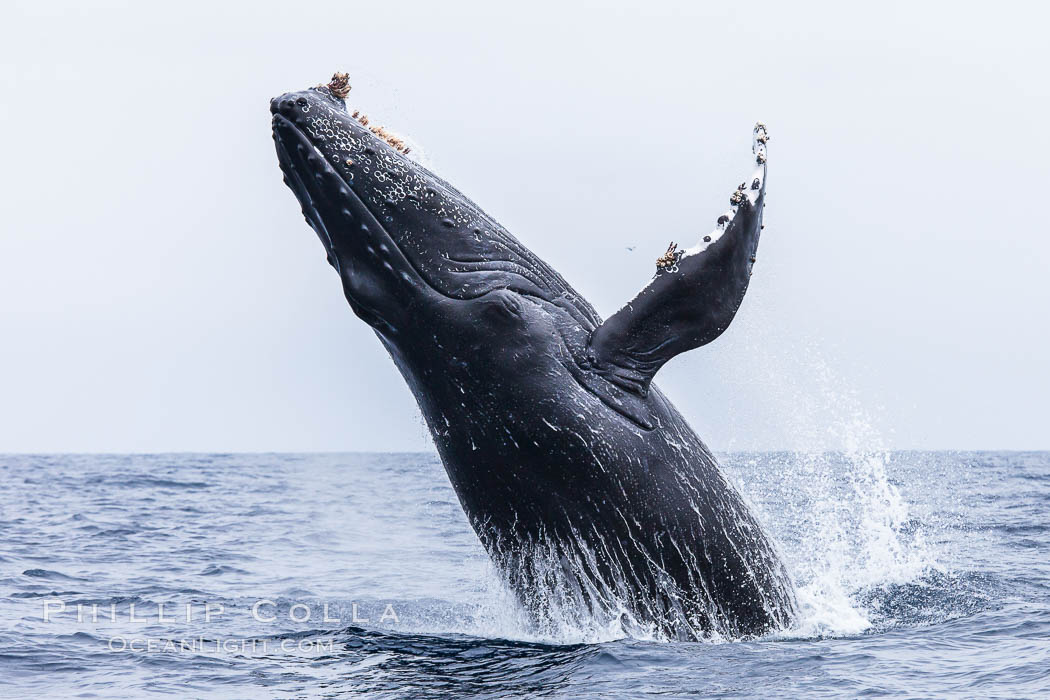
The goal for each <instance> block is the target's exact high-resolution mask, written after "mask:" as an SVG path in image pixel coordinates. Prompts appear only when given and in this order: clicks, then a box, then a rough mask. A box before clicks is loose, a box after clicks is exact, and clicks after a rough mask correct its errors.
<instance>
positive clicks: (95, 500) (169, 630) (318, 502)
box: [0, 452, 1050, 698]
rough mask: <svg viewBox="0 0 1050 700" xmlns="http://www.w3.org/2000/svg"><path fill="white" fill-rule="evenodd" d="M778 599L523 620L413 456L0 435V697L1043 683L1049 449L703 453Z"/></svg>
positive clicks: (452, 503)
mask: <svg viewBox="0 0 1050 700" xmlns="http://www.w3.org/2000/svg"><path fill="white" fill-rule="evenodd" d="M720 459H721V461H722V464H723V468H724V470H725V472H726V473H727V474H728V475H729V476H730V478H731V479H732V480H733V481H734V482H735V483H736V484H737V486H738V487H739V489H740V490H741V491H742V492H743V493H744V494H745V496H746V498H747V499H748V500H749V502H750V503H751V504H752V506H753V508H754V509H755V511H756V512H757V513H758V515H759V517H760V520H761V521H762V522H763V523H764V524H765V526H766V528H767V529H768V531H769V532H770V533H771V534H772V536H773V538H774V539H775V540H776V542H777V545H778V547H779V548H780V550H781V552H782V554H783V557H784V559H785V560H786V562H787V566H788V568H789V569H790V571H791V574H792V576H793V577H794V579H795V583H796V586H797V590H798V595H799V599H800V601H801V604H802V608H803V614H802V616H801V618H800V619H799V620H798V622H797V624H796V625H795V626H794V627H793V628H791V629H788V630H784V631H783V632H780V633H777V634H774V635H770V636H768V637H765V638H762V639H757V640H752V641H746V642H740V641H731V640H720V639H716V640H710V641H707V642H699V643H672V642H667V641H663V640H660V639H638V638H631V637H629V636H627V635H625V634H624V632H623V630H622V629H619V627H618V625H617V624H616V623H614V622H613V623H610V622H609V621H603V620H594V621H592V622H591V623H586V624H579V623H578V624H576V625H574V626H571V627H570V626H566V627H565V628H564V629H560V630H559V631H558V632H557V634H556V635H555V636H554V637H550V636H547V637H540V636H538V635H537V634H536V633H534V632H532V631H530V625H529V624H528V621H527V620H526V619H524V618H523V616H522V615H521V613H520V611H519V610H518V607H517V605H516V603H515V602H514V599H513V597H512V596H510V594H508V593H507V592H506V591H505V590H504V589H503V587H502V586H501V585H500V583H499V580H498V578H497V577H496V576H495V574H494V572H493V571H492V569H491V566H490V565H489V562H488V559H487V557H486V555H485V553H484V551H483V550H482V549H481V546H480V544H479V543H478V541H477V539H476V537H475V535H474V533H473V532H472V531H471V529H470V527H469V525H468V523H467V520H466V518H465V516H464V514H463V512H462V510H461V508H460V506H459V503H458V501H457V500H456V496H455V494H454V493H453V491H452V488H451V486H450V485H449V482H448V479H447V478H446V476H445V473H444V470H443V469H442V467H441V464H440V462H439V461H438V459H437V457H436V456H435V455H431V454H306V455H291V454H266V455H255V454H252V455H238V454H171V455H163V454H162V455H105V456H99V455H92V456H70V455H56V456H22V455H16V456H0V526H2V527H0V696H5V697H26V696H34V697H139V696H157V695H167V696H171V697H178V698H191V697H207V698H212V697H222V698H226V697H231V698H239V697H279V698H282V697H287V698H299V697H308V698H313V697H346V696H354V695H364V696H368V697H389V698H402V697H496V696H511V697H523V696H550V697H566V698H578V697H595V698H596V697H623V698H638V697H644V696H647V695H659V696H662V697H689V696H699V697H732V698H738V697H748V698H750V697H754V698H768V697H861V696H863V697H880V696H894V697H903V696H906V697H911V698H919V697H952V696H957V697H981V698H993V697H995V698H1000V697H1001V698H1016V697H1048V696H1050V453H948V452H938V453H922V452H898V453H884V452H855V453H829V454H798V453H761V454H747V453H734V454H727V455H720Z"/></svg>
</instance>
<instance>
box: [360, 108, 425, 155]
mask: <svg viewBox="0 0 1050 700" xmlns="http://www.w3.org/2000/svg"><path fill="white" fill-rule="evenodd" d="M350 116H352V117H353V118H354V119H356V120H357V121H358V122H360V124H361V126H367V127H368V130H369V131H371V132H372V133H373V134H375V135H376V136H378V137H379V138H381V139H383V140H384V141H386V142H387V143H388V144H390V145H391V146H393V147H394V149H395V150H397V151H398V152H399V153H404V154H405V155H407V154H408V153H410V152H411V151H412V149H411V148H410V147H409V146H408V145H407V144H405V141H404V139H402V138H400V137H398V136H397V135H396V134H394V133H392V132H390V131H387V130H386V129H384V128H383V127H381V126H379V125H378V124H373V125H371V126H369V124H368V115H367V114H362V113H361V111H360V110H356V109H355V110H354V113H353V114H351V115H350Z"/></svg>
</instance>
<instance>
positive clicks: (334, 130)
mask: <svg viewBox="0 0 1050 700" xmlns="http://www.w3.org/2000/svg"><path fill="white" fill-rule="evenodd" d="M348 92H349V84H348V82H347V79H346V75H345V74H336V76H335V77H334V78H333V80H332V82H331V83H329V84H328V85H321V86H317V87H314V88H309V89H306V90H301V91H297V92H290V93H287V94H284V95H281V96H279V97H276V98H274V99H273V100H271V102H270V111H271V113H272V127H273V138H274V141H275V144H276V149H277V156H278V161H279V164H280V167H281V170H282V171H283V174H284V182H285V183H286V184H287V186H288V187H289V188H290V189H291V190H292V192H293V193H294V194H295V196H296V198H297V199H298V200H299V203H300V205H301V206H302V211H303V214H304V216H305V218H306V222H307V223H308V224H309V225H310V227H311V228H313V230H314V231H315V232H316V234H317V236H318V237H319V238H320V240H321V243H322V244H323V246H324V249H325V252H326V254H327V260H328V263H329V264H330V265H331V266H332V267H333V268H334V269H335V271H336V272H337V273H338V275H339V279H340V280H341V282H342V287H343V292H344V294H345V296H346V299H347V301H348V302H349V304H350V307H351V309H352V310H353V312H354V313H355V314H356V315H357V316H358V317H360V318H361V319H362V320H364V321H365V322H366V323H367V324H368V325H369V326H371V327H372V329H373V330H374V331H375V334H376V336H377V337H378V339H379V342H380V343H382V345H383V346H384V347H385V348H386V350H387V352H388V353H389V354H390V357H391V358H392V359H393V361H394V363H395V364H396V365H397V367H398V369H399V370H400V372H401V374H402V376H403V377H404V379H405V381H406V382H407V384H408V386H409V388H410V389H411V391H412V393H413V394H414V395H415V397H416V400H417V401H418V403H419V408H420V410H421V412H422V414H423V416H424V418H425V420H426V423H427V425H428V427H429V429H430V432H431V434H432V436H433V440H434V444H435V446H436V448H437V451H438V453H439V455H440V457H441V460H442V462H443V464H444V466H445V469H446V471H447V473H448V477H449V480H450V481H451V483H452V486H453V488H454V489H455V492H456V494H457V496H458V498H459V500H460V503H461V504H462V506H463V509H464V511H465V512H466V514H467V517H468V519H469V521H470V523H471V526H472V527H473V528H474V531H475V532H476V533H477V535H478V537H479V539H480V540H481V542H482V544H483V545H484V547H485V549H486V550H487V551H488V553H489V555H490V556H491V558H492V560H493V561H494V563H495V564H496V567H497V569H498V570H499V571H500V572H501V574H502V576H503V577H504V579H505V581H506V582H507V584H509V586H510V587H511V589H512V590H514V591H515V593H516V594H517V596H518V598H519V600H520V601H521V603H522V605H523V606H524V607H525V609H526V610H527V611H528V612H529V613H530V615H531V619H532V620H534V621H535V623H536V624H537V625H539V626H540V627H541V628H542V627H543V626H544V625H546V624H550V621H551V620H552V619H555V617H556V616H558V618H557V619H564V615H566V614H567V613H566V611H569V613H571V614H574V615H576V614H578V615H581V616H589V617H588V618H587V619H591V620H594V619H597V620H599V621H604V622H607V623H617V622H618V623H620V624H622V625H623V626H624V627H625V628H627V629H628V630H629V631H632V630H633V631H635V632H637V633H642V634H652V635H656V636H659V637H661V638H666V639H676V640H697V639H704V638H712V637H721V638H741V637H745V638H746V637H753V636H755V635H760V634H763V633H766V632H768V631H770V630H775V629H777V628H781V627H784V626H786V625H788V624H789V623H790V622H791V620H792V619H793V617H794V615H795V612H796V609H797V602H796V599H795V594H794V590H793V588H792V585H791V582H790V579H789V577H788V575H787V573H786V570H785V567H784V565H783V563H782V561H781V559H780V557H779V556H778V554H777V551H776V549H775V547H774V545H773V543H772V542H771V541H770V539H769V538H768V537H767V535H766V534H765V533H764V532H763V529H762V527H761V526H760V525H759V523H758V521H757V520H756V518H755V517H754V515H753V514H752V513H751V511H750V510H749V508H748V506H747V505H746V504H745V502H744V500H743V499H742V497H741V496H740V494H739V493H738V492H737V490H736V489H735V488H734V487H733V486H732V485H731V484H730V482H729V481H728V480H727V479H726V478H725V476H724V475H723V474H722V473H721V471H720V470H719V467H718V463H717V461H716V459H715V457H714V456H713V455H712V453H711V451H710V450H709V449H708V448H707V447H706V446H705V445H704V443H703V442H702V441H701V440H700V438H699V437H698V436H697V435H696V433H694V432H693V430H692V429H691V428H690V427H689V425H688V423H687V422H686V420H685V419H684V418H683V417H682V415H681V414H680V413H679V412H678V411H677V410H676V409H675V407H674V406H673V405H672V404H671V402H670V401H669V400H668V399H667V398H666V397H665V396H664V395H663V394H662V393H661V392H660V390H659V389H658V388H657V386H656V384H654V383H653V377H654V375H655V374H656V373H657V371H658V370H659V369H660V367H662V366H663V365H664V363H666V362H667V361H668V360H670V359H671V358H672V357H674V356H676V355H678V354H680V353H683V352H685V351H687V350H690V349H692V348H696V347H699V346H701V345H704V344H706V343H709V342H711V341H712V340H714V339H715V338H717V337H718V336H719V335H720V334H721V333H722V332H723V331H725V329H726V327H727V326H728V325H729V323H730V321H731V320H732V319H733V317H734V315H735V314H736V312H737V309H738V308H739V307H740V304H741V301H742V299H743V296H744V293H745V291H746V290H747V286H748V281H749V279H750V276H751V272H752V267H753V265H754V262H755V253H756V249H757V246H758V240H759V235H760V233H761V229H762V213H763V205H764V201H765V192H766V169H767V165H766V152H767V149H766V142H767V139H768V136H767V131H766V128H765V126H764V125H762V124H761V123H760V124H758V125H756V126H755V128H754V131H753V134H752V149H751V154H750V155H749V161H750V165H749V166H747V169H748V172H749V173H750V174H749V175H748V176H747V178H746V179H745V180H744V181H743V182H741V183H740V185H739V187H737V188H736V189H735V190H734V191H733V192H732V194H731V195H730V198H729V205H730V208H729V210H728V211H726V212H725V213H724V214H722V215H721V216H720V217H719V218H717V219H716V220H715V223H714V224H713V230H712V231H711V233H710V234H709V235H705V236H703V237H702V238H701V239H700V240H699V241H698V242H697V244H696V245H694V246H693V247H690V248H681V249H680V248H678V246H677V245H676V244H674V243H672V244H671V245H670V246H669V247H668V249H667V251H666V252H665V253H664V254H663V255H661V256H659V258H658V259H657V261H656V267H655V269H654V271H653V277H652V279H651V280H650V281H649V282H648V284H647V285H646V286H645V287H644V288H643V289H642V291H641V292H640V293H639V294H638V295H637V296H636V297H635V298H634V299H632V300H631V301H629V302H628V303H627V304H625V305H624V307H623V308H621V309H620V310H619V311H617V312H616V313H614V314H613V315H612V316H610V317H609V318H608V319H606V320H605V321H603V320H602V319H601V318H600V317H599V316H598V314H597V313H595V310H594V308H592V306H591V305H590V304H589V303H588V302H587V300H586V299H584V298H583V297H582V296H581V295H580V294H579V293H578V292H576V290H574V289H573V288H572V287H571V286H570V285H569V284H568V282H566V281H565V280H564V279H563V278H562V276H561V275H560V274H558V272H557V271H555V270H554V269H553V268H552V267H550V266H549V265H548V264H546V263H545V262H544V261H542V260H540V259H539V258H538V257H537V256H536V255H535V254H534V253H533V252H532V251H530V250H529V249H528V248H527V247H525V245H524V244H522V243H521V242H519V241H518V239H516V238H515V237H514V236H512V235H511V234H510V233H509V232H508V231H507V230H505V229H504V228H503V227H502V226H501V225H500V224H499V223H497V222H496V221H494V220H493V219H492V218H491V217H490V216H488V215H487V214H486V213H485V212H484V211H482V210H481V209H480V208H479V207H478V206H477V205H476V204H474V202H472V201H471V200H469V199H468V198H467V197H465V196H464V195H462V194H461V193H460V192H459V191H457V190H456V189H455V188H454V187H453V186H452V185H450V184H449V183H447V182H445V181H444V180H443V179H442V178H440V177H439V176H438V175H436V174H434V173H433V172H431V171H430V170H429V169H428V168H426V167H424V166H423V165H422V164H421V163H419V162H417V161H416V160H414V158H413V154H411V153H410V152H409V147H408V146H407V145H406V143H405V142H404V141H403V140H401V139H399V138H398V137H396V136H394V135H393V134H391V133H390V132H388V131H386V130H385V129H382V128H380V127H377V126H374V125H372V126H370V125H369V122H368V119H367V117H365V116H363V115H361V114H359V113H357V112H354V113H350V112H349V111H348V109H347V107H346V104H345V101H344V98H345V97H346V95H347V93H348Z"/></svg>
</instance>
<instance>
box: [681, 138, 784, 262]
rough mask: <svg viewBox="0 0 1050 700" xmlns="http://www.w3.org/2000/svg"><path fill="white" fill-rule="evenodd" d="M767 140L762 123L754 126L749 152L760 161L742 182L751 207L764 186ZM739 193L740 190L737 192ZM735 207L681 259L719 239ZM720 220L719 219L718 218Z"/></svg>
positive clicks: (731, 220)
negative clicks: (725, 218)
mask: <svg viewBox="0 0 1050 700" xmlns="http://www.w3.org/2000/svg"><path fill="white" fill-rule="evenodd" d="M768 140H769V133H768V132H767V131H766V125H765V124H763V123H762V122H758V123H757V124H755V129H754V131H753V132H752V134H751V152H752V153H754V154H755V160H756V162H757V161H761V162H759V163H758V167H757V168H755V169H754V171H753V172H752V173H751V177H749V178H748V179H747V180H746V181H745V182H744V189H743V193H744V196H745V197H747V200H748V202H750V203H751V206H754V205H755V203H756V202H757V201H758V195H759V193H761V192H762V188H763V187H764V186H765V184H766V162H765V161H766V142H767V141H768ZM755 180H758V189H757V190H753V189H751V185H752V184H753V183H754V182H755ZM738 191H740V190H738ZM736 212H737V207H733V208H732V209H730V210H729V211H727V212H726V213H725V214H724V215H723V216H726V217H728V219H729V220H728V221H726V222H725V223H724V224H719V225H717V226H715V230H714V231H712V232H711V233H709V234H708V235H707V236H701V237H700V240H699V241H697V243H696V245H694V246H693V247H691V248H687V249H686V250H685V251H684V252H683V253H682V257H683V258H687V257H689V256H690V255H696V254H697V253H702V252H704V251H705V250H707V249H708V248H709V247H710V246H711V245H712V244H713V243H714V242H715V241H717V240H718V239H719V238H721V237H722V236H723V235H724V234H725V232H726V229H727V228H729V224H731V223H733V218H734V217H736ZM719 218H721V217H719ZM704 238H710V239H711V240H708V241H705V240H704Z"/></svg>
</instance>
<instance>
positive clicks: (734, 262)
mask: <svg viewBox="0 0 1050 700" xmlns="http://www.w3.org/2000/svg"><path fill="white" fill-rule="evenodd" d="M767 140H768V136H767V135H766V128H765V126H764V125H762V124H761V123H759V124H756V125H755V130H754V141H753V151H754V153H755V160H756V163H757V168H755V170H754V172H752V174H751V175H750V176H749V177H748V179H747V180H745V181H744V182H743V183H741V185H740V187H739V188H737V190H736V191H735V192H734V193H733V194H732V196H731V197H730V204H732V209H730V210H729V211H727V212H726V213H725V214H723V215H722V216H721V217H719V219H718V223H717V225H716V228H715V230H714V231H713V232H712V233H711V234H710V235H707V236H704V237H703V238H702V239H701V240H700V241H699V242H698V243H697V245H695V246H693V247H692V248H689V249H688V250H678V248H677V246H676V245H675V244H674V243H672V244H671V245H670V247H668V249H667V252H666V253H664V254H663V255H661V256H660V257H659V258H658V259H657V261H656V274H655V275H654V276H653V279H652V281H650V282H649V284H648V285H647V286H646V287H645V289H643V290H642V291H641V292H640V293H639V294H638V296H636V297H635V298H634V299H633V300H632V301H631V302H629V303H628V304H627V305H626V306H624V307H623V308H622V309H620V310H619V311H617V312H616V313H615V314H613V315H612V316H610V317H609V318H608V319H607V320H606V321H605V323H603V324H602V325H601V326H599V327H598V328H597V329H596V330H595V331H594V333H593V334H592V336H591V339H590V350H591V354H592V357H593V361H594V363H595V370H596V371H597V372H598V374H600V375H602V376H604V377H605V378H606V379H607V380H609V381H610V382H612V383H614V384H616V385H618V386H620V387H622V388H624V389H626V390H628V391H631V392H633V393H636V394H640V395H642V396H645V395H646V394H648V391H649V384H650V382H651V381H652V378H653V375H655V374H656V372H657V370H659V369H660V367H662V366H663V365H664V363H665V362H667V361H668V360H670V359H671V358H672V357H674V356H675V355H678V354H679V353H683V352H685V351H687V350H692V349H693V348H697V347H700V346H701V345H705V344H707V343H709V342H711V341H712V340H714V339H715V338H717V337H718V336H719V335H721V333H722V332H723V331H724V330H725V329H726V328H727V327H728V326H729V323H730V321H732V320H733V317H734V316H735V315H736V312H737V309H738V308H740V303H741V301H742V300H743V298H744V292H745V291H747V284H748V281H749V280H750V278H751V268H752V265H753V264H754V262H755V251H756V250H757V248H758V238H759V235H760V233H761V231H762V209H763V206H764V203H765V194H766V141H767Z"/></svg>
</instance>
